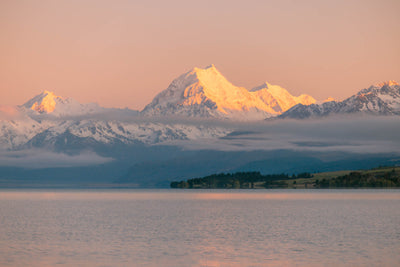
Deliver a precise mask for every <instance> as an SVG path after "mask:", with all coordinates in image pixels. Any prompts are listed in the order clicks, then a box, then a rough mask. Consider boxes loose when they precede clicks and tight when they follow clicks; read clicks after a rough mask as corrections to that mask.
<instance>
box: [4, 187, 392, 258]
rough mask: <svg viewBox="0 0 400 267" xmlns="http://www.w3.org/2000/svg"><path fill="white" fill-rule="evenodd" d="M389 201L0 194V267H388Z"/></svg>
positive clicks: (370, 194)
mask: <svg viewBox="0 0 400 267" xmlns="http://www.w3.org/2000/svg"><path fill="white" fill-rule="evenodd" d="M399 193H400V191H397V190H376V191H375V190H338V191H335V190H331V191H329V190H326V191H325V190H310V191H307V190H305V191H298V190H243V191H242V190H240V191H234V190H231V191H229V190H204V191H203V190H200V191H197V190H156V191H152V190H146V191H140V190H122V191H119V190H109V191H107V190H103V191H90V192H87V191H0V237H1V238H0V266H55V265H62V266H78V265H80V266H333V265H339V266H346V265H347V266H396V265H398V264H399V263H400V256H399V253H398V248H399V247H400V226H399V224H398V222H399V218H400V210H399V209H398V207H399V205H400V194H399Z"/></svg>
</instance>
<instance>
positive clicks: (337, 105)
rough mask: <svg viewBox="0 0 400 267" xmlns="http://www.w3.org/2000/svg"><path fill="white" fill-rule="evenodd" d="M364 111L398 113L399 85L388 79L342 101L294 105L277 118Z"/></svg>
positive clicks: (399, 109)
mask: <svg viewBox="0 0 400 267" xmlns="http://www.w3.org/2000/svg"><path fill="white" fill-rule="evenodd" d="M353 113H365V114H372V115H400V85H399V84H398V83H397V82H395V81H388V82H384V83H381V84H378V85H373V86H370V87H369V88H367V89H363V90H361V91H360V92H358V93H357V94H355V95H353V96H351V97H349V98H347V99H345V100H343V101H339V102H336V101H329V102H325V103H322V104H320V105H318V104H311V105H308V106H307V105H302V104H299V105H296V106H294V107H292V108H291V109H289V110H288V111H286V112H285V113H283V114H282V115H280V116H279V118H294V119H304V118H309V117H321V116H328V115H333V114H353Z"/></svg>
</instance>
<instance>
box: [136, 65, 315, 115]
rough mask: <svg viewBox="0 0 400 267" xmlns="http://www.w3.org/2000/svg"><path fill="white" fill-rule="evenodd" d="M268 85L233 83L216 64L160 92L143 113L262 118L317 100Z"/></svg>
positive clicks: (182, 77) (195, 71)
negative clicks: (296, 95) (293, 94)
mask: <svg viewBox="0 0 400 267" xmlns="http://www.w3.org/2000/svg"><path fill="white" fill-rule="evenodd" d="M265 85H267V87H265ZM265 85H263V86H261V87H257V88H255V89H253V90H250V91H249V90H247V89H246V88H243V87H237V86H235V85H233V84H232V83H230V82H229V81H228V80H227V79H226V78H225V77H224V76H223V75H222V74H221V73H220V72H219V71H218V70H217V69H216V68H215V66H214V65H211V66H209V67H207V68H205V69H200V68H194V69H193V70H191V71H189V72H187V73H185V74H183V75H181V76H180V77H178V78H177V79H175V80H174V81H173V82H172V83H171V84H170V85H169V87H168V88H167V89H166V90H164V91H162V92H161V93H159V94H158V95H157V96H156V97H155V98H154V99H153V101H152V102H151V103H150V104H148V105H147V106H146V107H145V108H144V110H143V111H142V114H144V115H147V116H151V115H157V116H167V115H180V116H189V117H201V118H230V119H262V118H267V117H271V116H276V115H277V114H280V113H281V112H282V111H284V110H286V109H288V108H289V107H291V106H293V105H295V104H297V103H304V104H308V103H310V102H315V100H314V99H313V98H312V97H309V96H305V95H303V96H300V97H298V98H296V97H293V96H291V95H290V94H289V93H288V92H287V91H286V90H285V89H283V88H280V87H278V86H272V85H269V84H265ZM268 86H269V88H268ZM278 88H279V89H280V90H277V89H278Z"/></svg>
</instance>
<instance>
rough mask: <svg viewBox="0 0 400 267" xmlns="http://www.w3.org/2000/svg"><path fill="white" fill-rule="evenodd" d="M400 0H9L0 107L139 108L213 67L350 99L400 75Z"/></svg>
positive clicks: (0, 36) (3, 10)
mask: <svg viewBox="0 0 400 267" xmlns="http://www.w3.org/2000/svg"><path fill="white" fill-rule="evenodd" d="M399 14H400V1H399V0H335V1H331V0H329V1H322V0H304V1H296V0H277V1H268V0H263V1H254V0H246V1H234V0H229V1H225V0H220V1H218V0H213V1H208V0H201V1H189V0H183V1H180V0H168V1H165V0H156V1H151V0H147V1H134V0H130V1H128V0H126V1H122V0H113V1H108V0H65V1H63V0H59V1H54V0H40V1H37V0H24V1H22V0H2V1H0V105H18V104H22V103H24V102H25V101H27V100H28V99H30V98H31V97H33V96H34V95H37V94H39V93H40V92H41V91H43V90H50V91H54V92H55V93H56V94H57V95H61V96H69V97H72V98H75V99H76V100H78V101H80V102H84V103H86V102H98V103H99V104H100V105H102V106H105V107H121V108H124V107H129V108H133V109H142V108H143V107H144V106H145V105H146V104H147V103H149V102H150V101H151V99H152V98H153V97H154V96H155V95H156V94H157V93H158V92H160V91H161V90H163V89H165V88H167V87H168V85H169V83H170V82H171V81H172V80H173V79H174V78H176V77H177V76H179V75H180V74H182V73H184V72H187V71H189V70H190V69H191V68H193V67H195V66H197V67H205V66H207V65H210V64H211V63H213V64H215V66H216V67H217V68H218V69H219V70H220V72H221V73H222V74H223V75H224V76H225V77H226V78H227V79H228V80H229V81H231V82H232V83H233V84H235V85H237V86H244V87H246V88H252V87H255V86H257V85H259V84H261V83H263V82H264V81H268V82H269V83H272V84H278V85H281V86H282V87H284V88H286V89H288V90H289V92H291V93H292V94H295V95H298V94H300V93H307V94H310V95H312V96H314V97H315V98H316V99H321V100H322V99H325V98H327V97H329V96H332V97H334V98H337V99H343V98H345V97H347V96H350V95H351V94H354V93H356V92H357V91H358V90H360V89H363V88H366V87H368V86H369V85H371V84H374V83H378V82H381V81H385V80H397V81H400V16H399Z"/></svg>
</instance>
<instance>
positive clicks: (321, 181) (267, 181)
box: [171, 167, 400, 189]
mask: <svg viewBox="0 0 400 267" xmlns="http://www.w3.org/2000/svg"><path fill="white" fill-rule="evenodd" d="M171 187H172V188H200V189H202V188H226V189H239V188H242V189H244V188H293V189H303V188H307V189H308V188H396V187H400V167H379V168H375V169H371V170H358V171H354V170H344V171H335V172H321V173H314V174H310V173H302V174H298V175H296V177H293V176H289V175H287V174H273V175H262V174H260V173H259V172H238V173H232V174H229V173H227V174H224V173H221V174H214V175H209V176H206V177H202V178H193V179H188V180H183V181H176V182H172V183H171Z"/></svg>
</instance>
